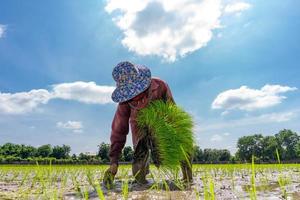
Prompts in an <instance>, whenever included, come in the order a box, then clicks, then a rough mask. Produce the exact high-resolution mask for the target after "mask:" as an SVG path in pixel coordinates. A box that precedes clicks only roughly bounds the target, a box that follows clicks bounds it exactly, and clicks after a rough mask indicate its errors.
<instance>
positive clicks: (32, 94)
mask: <svg viewBox="0 0 300 200" xmlns="http://www.w3.org/2000/svg"><path fill="white" fill-rule="evenodd" d="M114 89H115V87H113V86H99V85H96V83H94V82H73V83H62V84H57V85H53V88H52V90H50V91H48V90H45V89H38V90H31V91H29V92H18V93H1V92H0V113H6V114H23V113H28V112H31V111H33V110H34V109H36V108H37V107H38V106H40V105H42V104H47V103H48V101H49V100H51V99H65V100H75V101H79V102H82V103H87V104H107V103H112V100H111V93H112V92H113V90H114Z"/></svg>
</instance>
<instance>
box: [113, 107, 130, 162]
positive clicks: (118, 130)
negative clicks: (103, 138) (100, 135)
mask: <svg viewBox="0 0 300 200" xmlns="http://www.w3.org/2000/svg"><path fill="white" fill-rule="evenodd" d="M129 117H130V107H129V105H128V104H126V103H120V104H119V105H118V108H117V111H116V113H115V116H114V119H113V122H112V126H111V128H112V131H111V136H110V142H111V145H110V151H109V157H110V163H111V164H118V160H119V157H120V154H121V152H122V149H123V147H124V145H125V143H126V136H127V134H128V131H129Z"/></svg>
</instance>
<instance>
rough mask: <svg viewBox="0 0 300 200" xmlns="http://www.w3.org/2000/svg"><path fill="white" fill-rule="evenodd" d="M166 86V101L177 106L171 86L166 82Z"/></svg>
mask: <svg viewBox="0 0 300 200" xmlns="http://www.w3.org/2000/svg"><path fill="white" fill-rule="evenodd" d="M164 86H165V94H164V99H165V101H169V102H172V103H174V104H176V103H175V100H174V98H173V95H172V92H171V90H170V87H169V85H168V84H167V83H166V82H164Z"/></svg>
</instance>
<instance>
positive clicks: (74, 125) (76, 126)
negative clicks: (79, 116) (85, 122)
mask: <svg viewBox="0 0 300 200" xmlns="http://www.w3.org/2000/svg"><path fill="white" fill-rule="evenodd" d="M56 127H57V128H61V129H68V130H72V131H73V132H74V133H82V129H83V126H82V122H80V121H67V122H57V123H56Z"/></svg>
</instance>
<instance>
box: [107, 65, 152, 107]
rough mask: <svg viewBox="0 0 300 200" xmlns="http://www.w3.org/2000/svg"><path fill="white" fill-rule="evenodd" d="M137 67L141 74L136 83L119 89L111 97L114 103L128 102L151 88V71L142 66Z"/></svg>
mask: <svg viewBox="0 0 300 200" xmlns="http://www.w3.org/2000/svg"><path fill="white" fill-rule="evenodd" d="M135 66H136V67H137V68H138V69H139V74H138V76H137V78H136V80H135V82H132V83H131V84H126V85H123V86H120V87H117V88H116V89H115V90H114V91H113V93H112V95H111V98H112V100H113V101H114V102H116V103H122V102H125V101H128V100H130V99H132V98H134V97H136V96H137V95H139V94H140V93H142V92H144V91H145V90H146V89H147V88H148V87H149V86H150V83H151V72H150V69H149V68H147V67H145V66H142V65H135Z"/></svg>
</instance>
